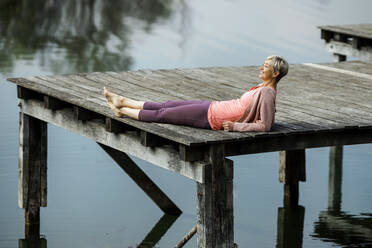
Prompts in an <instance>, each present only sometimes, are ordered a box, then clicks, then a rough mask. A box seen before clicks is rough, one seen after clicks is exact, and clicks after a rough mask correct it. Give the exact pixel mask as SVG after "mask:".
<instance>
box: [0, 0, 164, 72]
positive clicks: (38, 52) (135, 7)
mask: <svg viewBox="0 0 372 248" xmlns="http://www.w3.org/2000/svg"><path fill="white" fill-rule="evenodd" d="M170 15H171V0H152V1H145V0H136V1H132V0H123V1H117V0H85V1H79V0H65V1H58V0H35V1H27V0H3V1H1V0H0V35H1V38H0V63H1V64H2V67H4V65H5V67H8V68H11V67H12V63H13V61H14V60H15V59H19V58H24V56H31V57H32V58H33V57H34V56H37V57H38V58H39V60H40V63H41V65H44V64H48V65H49V66H51V67H52V70H53V71H54V72H57V73H58V72H77V71H80V72H81V71H84V72H88V71H104V70H126V69H128V68H129V67H130V65H131V64H132V60H131V58H130V57H129V55H128V54H126V49H127V48H128V46H129V44H128V43H129V41H128V40H129V35H130V32H131V29H132V28H143V29H144V30H145V31H150V30H151V26H152V25H153V24H154V23H156V22H158V21H159V20H161V19H165V18H169V17H170ZM130 24H136V25H133V26H130ZM137 24H138V25H137ZM52 49H54V50H53V51H54V52H53V54H54V55H53V56H50V54H51V52H50V51H51V50H52ZM4 63H5V64H4Z"/></svg>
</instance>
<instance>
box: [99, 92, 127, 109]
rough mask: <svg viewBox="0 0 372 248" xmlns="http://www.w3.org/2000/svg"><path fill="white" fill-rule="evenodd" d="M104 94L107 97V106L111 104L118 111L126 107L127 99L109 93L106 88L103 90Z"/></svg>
mask: <svg viewBox="0 0 372 248" xmlns="http://www.w3.org/2000/svg"><path fill="white" fill-rule="evenodd" d="M103 94H104V95H105V97H106V100H107V104H109V105H110V104H112V105H114V106H115V107H116V108H118V109H120V108H122V107H125V106H126V105H125V100H126V99H125V97H123V96H119V95H117V94H115V93H112V92H110V91H108V90H107V89H106V87H104V88H103Z"/></svg>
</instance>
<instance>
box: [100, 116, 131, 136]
mask: <svg viewBox="0 0 372 248" xmlns="http://www.w3.org/2000/svg"><path fill="white" fill-rule="evenodd" d="M105 124H106V131H107V132H110V133H125V132H128V131H137V130H138V129H137V128H135V127H133V126H130V125H127V124H125V123H122V122H120V121H117V120H115V119H112V118H110V117H106V120H105Z"/></svg>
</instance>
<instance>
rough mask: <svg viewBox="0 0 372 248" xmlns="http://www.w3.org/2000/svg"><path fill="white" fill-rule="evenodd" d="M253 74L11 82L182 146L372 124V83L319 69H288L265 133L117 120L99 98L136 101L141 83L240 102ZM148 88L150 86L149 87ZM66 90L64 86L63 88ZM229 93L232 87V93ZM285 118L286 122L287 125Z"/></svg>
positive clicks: (182, 72) (241, 70) (219, 71)
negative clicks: (130, 93) (108, 88)
mask: <svg viewBox="0 0 372 248" xmlns="http://www.w3.org/2000/svg"><path fill="white" fill-rule="evenodd" d="M354 63H355V62H354ZM344 64H345V63H344ZM346 64H347V63H346ZM353 65H354V64H353ZM370 66H371V64H369V63H361V64H360V65H359V67H360V68H365V69H364V72H362V73H364V74H367V73H365V72H366V71H367V68H368V67H370ZM344 69H347V68H344ZM257 74H258V68H257V67H231V68H197V69H179V70H160V71H157V70H156V71H150V70H147V71H136V72H123V73H112V72H109V73H93V74H90V73H88V74H79V75H62V76H52V77H44V76H43V77H37V78H36V79H35V80H34V78H30V80H34V82H32V81H31V82H30V81H27V80H22V79H18V80H15V81H16V83H18V84H20V85H21V86H24V87H26V88H30V89H32V90H36V91H38V92H41V93H43V94H44V95H47V96H52V97H55V98H57V99H59V100H62V101H65V102H70V103H71V102H73V104H74V105H76V106H79V107H83V108H87V109H90V110H92V111H94V112H97V113H100V114H102V115H104V116H106V117H109V118H111V119H114V120H117V121H119V122H122V123H125V124H128V125H132V126H134V127H135V128H138V129H139V130H144V131H146V132H149V133H152V134H154V135H157V136H160V137H163V138H166V139H171V140H173V141H175V142H178V143H181V144H185V145H194V144H195V145H200V144H212V143H220V142H232V141H234V140H250V139H252V138H253V137H257V138H258V137H259V136H261V137H262V136H265V135H276V136H277V135H282V134H284V133H288V132H291V130H293V131H294V132H300V130H299V127H301V126H303V127H304V130H303V131H306V132H307V131H309V130H310V129H309V128H308V127H309V126H311V125H312V126H314V127H316V128H315V129H314V131H316V130H317V129H321V130H323V129H330V128H333V127H337V128H339V127H343V126H344V127H347V126H356V127H360V128H366V127H367V128H368V127H369V126H370V122H371V120H372V115H371V114H370V109H371V107H372V102H371V101H370V99H371V95H372V87H370V86H371V80H369V79H367V78H360V77H359V78H356V77H355V76H354V75H344V74H340V73H338V72H332V71H330V72H327V73H324V70H322V69H317V68H309V67H308V66H305V65H291V69H290V73H289V74H288V76H287V77H286V78H284V79H283V80H282V81H281V82H280V83H279V88H278V97H277V110H278V112H277V116H278V118H277V120H278V121H280V122H281V125H275V126H274V128H273V132H269V133H235V132H216V131H211V130H202V129H195V128H190V127H184V126H175V125H169V124H155V123H141V122H138V121H135V120H132V119H130V118H117V117H115V116H114V115H113V113H112V112H111V110H110V109H109V108H108V107H107V106H106V103H105V99H104V97H103V95H102V86H103V84H104V83H107V84H106V85H112V87H113V90H114V91H115V92H118V93H120V94H125V92H126V90H125V87H127V86H128V87H132V88H133V89H136V90H135V92H136V93H135V94H137V98H139V97H140V94H141V92H140V89H141V83H142V85H145V88H146V89H144V90H145V91H148V92H151V88H153V87H155V88H156V84H159V85H163V86H164V87H167V90H168V91H169V92H170V91H174V92H175V93H177V94H179V95H177V96H184V97H185V98H186V97H188V99H191V97H192V96H194V95H193V93H192V91H194V92H195V91H197V87H201V86H204V88H205V89H204V88H203V90H205V91H204V92H205V93H208V94H209V93H210V92H215V93H216V94H215V95H216V96H218V97H219V99H221V100H222V98H221V97H222V96H224V97H226V98H224V99H232V98H237V97H240V95H241V94H243V93H244V92H245V91H246V90H247V89H248V88H249V87H250V86H252V85H253V84H254V83H252V82H253V81H254V80H257V78H258V77H257ZM128 75H129V76H128ZM368 75H370V74H368ZM43 79H44V80H43ZM304 79H305V80H304ZM141 80H142V81H141ZM147 80H149V81H147ZM147 83H149V84H148V85H147ZM66 85H67V86H68V87H64V86H66ZM189 86H190V87H189ZM168 88H169V89H168ZM188 88H191V89H192V90H189V93H187V94H186V93H184V92H179V91H180V90H184V89H186V90H188ZM229 88H231V90H230V91H229ZM146 94H147V93H146ZM149 94H152V96H153V97H154V98H153V99H155V98H156V96H157V95H158V97H159V98H158V99H161V98H163V97H164V99H169V98H170V96H166V95H167V94H161V93H159V92H157V91H154V92H153V93H149ZM203 94H204V93H203ZM142 96H143V95H142ZM165 97H168V98H165ZM218 97H217V98H218ZM177 98H178V97H177ZM150 100H151V99H150ZM293 109H294V111H293V112H292V110H293ZM292 114H293V115H292ZM309 116H310V119H307V118H306V117H309ZM283 118H288V121H286V120H287V119H283ZM314 118H315V119H314ZM323 120H324V121H325V122H324V123H323V122H322V121H323ZM294 121H295V122H294ZM286 124H288V125H286ZM329 124H331V125H329ZM333 124H334V125H333ZM278 128H279V129H278ZM285 129H286V130H285ZM278 131H279V132H278Z"/></svg>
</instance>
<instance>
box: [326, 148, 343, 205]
mask: <svg viewBox="0 0 372 248" xmlns="http://www.w3.org/2000/svg"><path fill="white" fill-rule="evenodd" d="M342 156H343V147H342V146H333V147H331V148H330V152H329V179H328V210H329V211H334V212H340V211H341V198H342Z"/></svg>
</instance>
